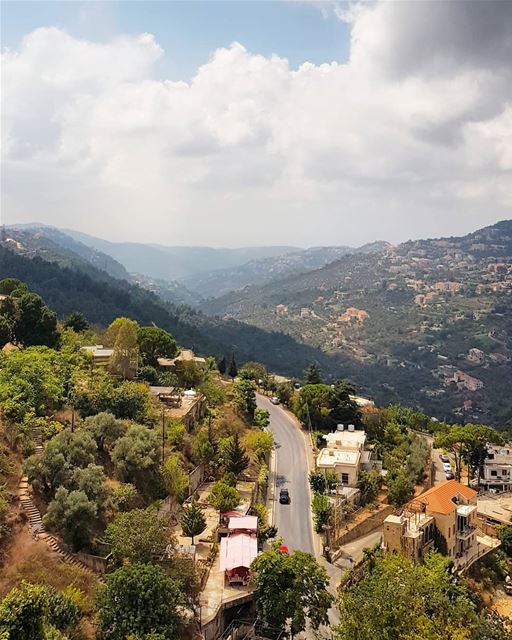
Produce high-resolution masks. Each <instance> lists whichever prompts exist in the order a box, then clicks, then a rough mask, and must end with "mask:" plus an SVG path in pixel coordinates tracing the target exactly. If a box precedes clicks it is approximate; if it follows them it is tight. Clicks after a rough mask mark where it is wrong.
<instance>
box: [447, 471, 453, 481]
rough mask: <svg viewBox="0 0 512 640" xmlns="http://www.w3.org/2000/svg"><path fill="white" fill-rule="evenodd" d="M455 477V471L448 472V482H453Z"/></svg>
mask: <svg viewBox="0 0 512 640" xmlns="http://www.w3.org/2000/svg"><path fill="white" fill-rule="evenodd" d="M453 478H454V475H453V471H447V472H446V479H447V480H453Z"/></svg>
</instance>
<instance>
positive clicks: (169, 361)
mask: <svg viewBox="0 0 512 640" xmlns="http://www.w3.org/2000/svg"><path fill="white" fill-rule="evenodd" d="M157 362H158V366H159V367H164V368H167V369H175V368H176V367H179V365H180V364H181V363H182V362H195V364H197V365H199V366H200V367H205V366H206V360H205V359H204V358H201V357H199V356H196V355H194V352H193V351H192V349H182V350H181V351H180V352H179V354H178V355H177V356H176V357H175V358H158V359H157Z"/></svg>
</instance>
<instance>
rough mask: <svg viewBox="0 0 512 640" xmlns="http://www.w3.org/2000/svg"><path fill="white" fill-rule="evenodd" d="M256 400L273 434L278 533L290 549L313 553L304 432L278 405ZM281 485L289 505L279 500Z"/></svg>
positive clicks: (262, 397) (275, 519) (265, 400)
mask: <svg viewBox="0 0 512 640" xmlns="http://www.w3.org/2000/svg"><path fill="white" fill-rule="evenodd" d="M257 402H258V407H259V408H260V409H266V410H267V411H268V412H269V414H270V425H269V429H270V431H272V433H273V434H274V442H275V449H276V475H277V481H276V496H275V500H276V502H275V518H274V523H275V525H276V527H277V530H278V535H279V536H282V537H283V539H284V544H286V545H287V547H288V548H289V549H290V551H294V550H300V551H307V552H308V553H311V554H313V555H315V549H314V544H313V532H312V528H311V496H310V492H309V485H308V468H309V467H308V461H307V458H306V447H305V443H304V435H303V434H302V432H301V431H300V430H299V429H298V428H297V426H296V425H295V423H294V420H293V418H292V417H291V416H289V415H288V413H287V412H286V411H285V410H284V409H282V408H281V407H280V406H279V405H273V404H272V403H271V402H270V400H269V399H268V398H266V397H265V396H262V395H259V394H258V396H257ZM283 488H287V489H288V491H289V492H290V498H291V501H290V504H280V503H279V491H280V490H281V489H283Z"/></svg>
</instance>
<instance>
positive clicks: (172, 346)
mask: <svg viewBox="0 0 512 640" xmlns="http://www.w3.org/2000/svg"><path fill="white" fill-rule="evenodd" d="M137 338H138V342H139V350H140V355H141V358H142V361H143V363H144V364H148V365H150V366H152V367H156V366H157V365H158V358H159V357H161V358H173V357H174V356H175V355H176V352H177V347H176V340H175V339H174V338H173V337H172V336H171V334H170V333H168V332H167V331H165V330H164V329H160V327H139V328H138V331H137Z"/></svg>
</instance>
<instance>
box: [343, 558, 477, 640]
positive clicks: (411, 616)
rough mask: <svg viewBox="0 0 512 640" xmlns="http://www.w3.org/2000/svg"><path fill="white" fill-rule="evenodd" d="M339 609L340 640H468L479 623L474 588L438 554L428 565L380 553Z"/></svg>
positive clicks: (426, 562) (430, 559) (344, 597)
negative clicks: (469, 588)
mask: <svg viewBox="0 0 512 640" xmlns="http://www.w3.org/2000/svg"><path fill="white" fill-rule="evenodd" d="M339 612H340V624H339V626H338V627H337V628H336V629H335V630H334V634H333V637H334V639H335V640H366V639H367V638H372V640H390V639H391V638H393V640H410V639H413V638H414V639H418V640H419V639H420V638H421V639H422V640H460V639H462V638H463V639H469V638H472V635H471V629H472V626H473V625H474V624H475V623H476V621H477V616H476V613H475V608H474V605H473V603H472V601H471V597H470V594H469V590H468V589H467V587H466V585H465V584H464V582H463V581H461V580H460V579H459V578H457V577H456V576H454V575H452V573H451V572H450V561H449V560H448V559H446V558H443V557H442V556H440V555H438V554H432V555H430V556H429V557H427V559H426V561H425V563H424V564H414V563H412V562H411V561H409V560H408V559H406V558H405V557H404V556H402V555H398V556H384V557H382V556H379V555H377V556H376V557H375V559H374V564H373V568H369V567H367V569H366V571H365V573H364V575H363V578H362V579H361V580H359V581H358V582H357V583H356V584H355V585H354V586H353V587H351V588H349V589H346V590H342V591H340V600H339ZM376 612H378V613H377V614H376Z"/></svg>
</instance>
